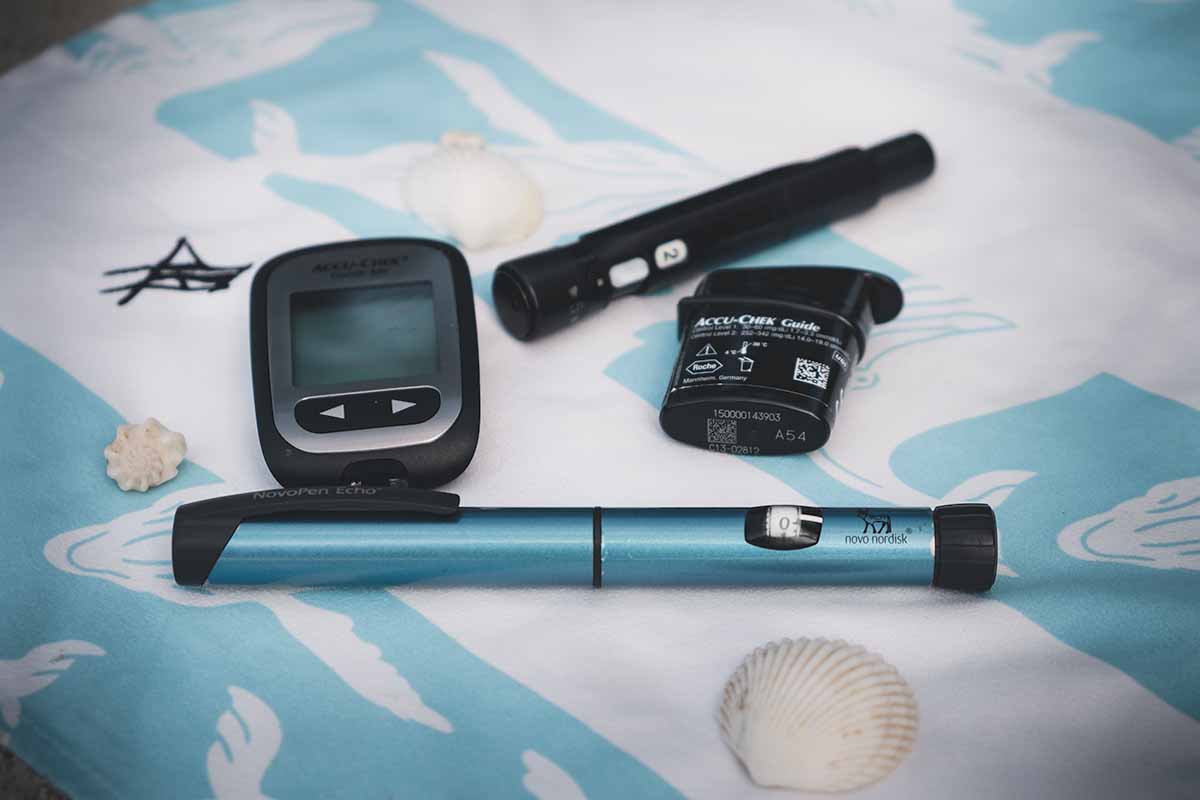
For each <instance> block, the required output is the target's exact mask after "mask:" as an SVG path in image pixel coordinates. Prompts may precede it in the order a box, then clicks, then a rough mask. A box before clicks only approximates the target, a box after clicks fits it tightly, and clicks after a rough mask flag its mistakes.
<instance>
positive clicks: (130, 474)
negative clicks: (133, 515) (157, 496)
mask: <svg viewBox="0 0 1200 800" xmlns="http://www.w3.org/2000/svg"><path fill="white" fill-rule="evenodd" d="M185 453H187V442H186V441H185V440H184V438H183V434H181V433H176V432H175V431H172V430H169V429H167V428H165V427H163V424H162V423H161V422H159V421H158V420H156V419H155V418H154V417H150V418H149V419H147V420H146V421H145V422H143V423H141V424H140V425H118V426H117V438H115V439H113V440H112V443H111V444H109V445H108V447H106V448H104V460H105V461H107V462H108V469H107V470H106V471H107V472H108V477H110V478H112V479H113V480H114V481H116V482H117V486H120V487H121V489H122V490H123V491H126V492H128V491H130V490H133V491H138V492H144V491H146V490H147V489H149V488H150V487H152V486H158V485H159V484H162V483H166V482H167V481H169V480H171V478H174V477H175V476H176V475H177V474H179V463H180V462H181V461H183V456H184V454H185Z"/></svg>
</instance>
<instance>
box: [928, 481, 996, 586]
mask: <svg viewBox="0 0 1200 800" xmlns="http://www.w3.org/2000/svg"><path fill="white" fill-rule="evenodd" d="M933 540H934V559H933V585H934V586H941V587H942V588H945V589H960V590H962V591H964V592H984V591H987V590H988V589H990V588H991V587H992V584H993V583H995V582H996V566H997V564H998V563H999V552H1000V548H999V544H998V539H997V535H996V513H995V512H994V511H992V507H991V506H989V505H987V504H985V503H957V504H955V505H948V506H938V507H937V508H935V509H934V510H933Z"/></svg>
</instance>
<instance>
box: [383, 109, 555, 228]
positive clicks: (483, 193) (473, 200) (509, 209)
mask: <svg viewBox="0 0 1200 800" xmlns="http://www.w3.org/2000/svg"><path fill="white" fill-rule="evenodd" d="M404 195H405V201H406V202H407V203H408V207H409V208H410V209H412V211H413V213H415V214H416V215H417V216H418V217H420V218H421V221H422V222H424V223H425V224H426V225H428V226H429V227H431V228H433V229H434V230H435V231H437V232H438V233H441V234H445V235H449V236H451V237H452V238H454V239H455V240H457V241H458V242H459V243H460V244H461V245H463V246H464V247H466V248H467V249H469V250H483V249H486V248H488V247H494V246H496V245H502V244H512V243H514V242H519V241H521V240H522V239H525V238H526V237H528V236H529V235H530V234H532V233H533V232H534V231H535V230H537V227H538V225H540V224H541V222H542V190H541V187H539V186H538V184H537V182H536V181H534V179H533V178H532V177H530V176H529V174H528V173H527V172H526V171H525V170H524V169H522V167H521V165H520V164H518V163H517V162H516V161H514V160H512V159H511V158H508V157H507V156H503V155H500V154H499V153H495V152H493V151H491V150H488V149H487V148H486V147H485V146H484V141H483V137H482V136H477V135H475V134H470V133H463V132H461V131H449V132H447V133H445V134H443V135H442V138H441V142H440V144H439V146H438V148H437V150H435V151H434V152H433V154H432V155H430V156H429V157H427V158H424V159H421V160H420V161H417V162H416V163H414V164H413V165H412V167H411V168H410V169H409V171H408V174H407V175H406V176H405V179H404Z"/></svg>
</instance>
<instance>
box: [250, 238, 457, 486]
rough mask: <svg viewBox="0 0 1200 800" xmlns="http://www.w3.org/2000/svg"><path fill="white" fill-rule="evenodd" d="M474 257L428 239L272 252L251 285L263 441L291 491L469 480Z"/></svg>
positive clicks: (257, 408)
mask: <svg viewBox="0 0 1200 800" xmlns="http://www.w3.org/2000/svg"><path fill="white" fill-rule="evenodd" d="M478 348H479V346H478V341H477V337H476V332H475V307H474V299H473V295H472V289H471V276H470V271H469V270H468V268H467V263H466V261H465V260H464V259H463V256H462V254H461V253H459V251H458V250H456V249H455V248H454V247H452V246H450V245H448V244H446V243H444V242H437V241H432V240H427V239H368V240H360V241H354V242H346V243H339V244H327V245H320V246H317V247H309V248H305V249H303V250H295V251H292V252H290V253H285V254H283V255H281V256H277V257H276V258H273V259H271V260H270V261H269V262H267V263H266V264H264V265H263V267H262V268H261V269H260V270H259V271H258V273H257V274H256V275H255V276H254V282H253V285H252V287H251V290H250V350H251V362H252V370H253V381H254V406H255V414H256V417H257V420H258V438H259V442H260V444H261V446H262V452H263V456H264V458H265V459H266V462H267V467H268V468H269V469H270V470H271V474H272V475H274V476H275V478H276V480H278V481H279V483H280V484H281V485H283V486H284V487H307V486H330V485H352V484H366V485H388V484H391V485H408V486H412V487H416V488H430V487H435V486H441V485H442V484H444V483H446V482H448V481H450V480H452V479H454V478H455V477H457V476H458V475H459V474H460V473H461V472H462V471H463V470H464V469H466V467H467V464H469V463H470V461H471V457H472V455H474V453H475V446H476V443H477V442H478V439H479V349H478Z"/></svg>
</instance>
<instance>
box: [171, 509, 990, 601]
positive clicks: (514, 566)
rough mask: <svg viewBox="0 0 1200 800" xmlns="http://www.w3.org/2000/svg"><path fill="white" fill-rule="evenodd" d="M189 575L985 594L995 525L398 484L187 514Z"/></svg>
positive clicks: (365, 582)
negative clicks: (645, 504) (890, 588)
mask: <svg viewBox="0 0 1200 800" xmlns="http://www.w3.org/2000/svg"><path fill="white" fill-rule="evenodd" d="M171 549H172V562H173V566H174V573H175V580H176V581H177V582H178V583H179V584H181V585H184V586H201V585H205V584H208V585H221V584H233V585H247V584H249V585H299V586H315V585H339V586H395V585H402V584H430V585H481V586H532V585H587V584H591V585H593V586H596V587H599V586H788V585H833V584H841V585H895V584H913V585H924V586H927V585H930V584H932V585H934V586H941V587H946V588H951V589H960V590H965V591H985V590H987V589H989V588H990V587H991V585H992V583H993V582H994V581H995V577H996V563H997V540H996V518H995V515H994V514H993V512H992V509H991V508H990V507H989V506H987V505H983V504H959V505H945V506H938V507H937V508H933V509H929V508H816V507H811V506H796V505H777V506H760V507H757V508H749V509H747V508H603V509H602V508H467V507H460V505H459V499H458V496H457V495H454V494H448V493H445V492H435V491H423V490H415V489H403V488H393V487H370V486H340V487H318V488H307V489H274V490H267V491H261V492H251V493H247V494H240V495H232V496H227V497H218V498H213V499H211V500H202V501H199V502H195V503H188V504H185V505H182V506H180V507H179V508H178V509H177V510H176V512H175V523H174V529H173V533H172V543H171Z"/></svg>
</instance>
